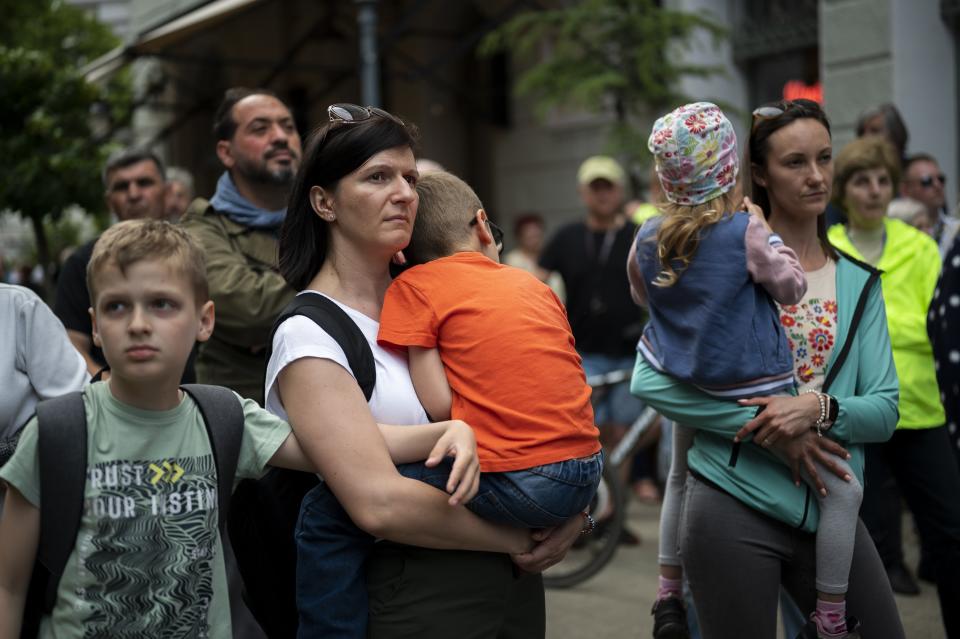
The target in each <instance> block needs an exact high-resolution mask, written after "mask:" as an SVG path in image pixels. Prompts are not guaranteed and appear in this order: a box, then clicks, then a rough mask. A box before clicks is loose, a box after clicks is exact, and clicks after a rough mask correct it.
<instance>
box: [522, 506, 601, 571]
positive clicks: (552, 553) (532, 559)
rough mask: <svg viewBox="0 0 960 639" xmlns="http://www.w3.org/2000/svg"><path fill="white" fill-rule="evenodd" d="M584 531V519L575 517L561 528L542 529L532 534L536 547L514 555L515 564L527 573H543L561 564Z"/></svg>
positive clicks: (578, 516)
mask: <svg viewBox="0 0 960 639" xmlns="http://www.w3.org/2000/svg"><path fill="white" fill-rule="evenodd" d="M581 530H583V517H581V516H580V515H579V514H578V515H574V516H573V517H571V518H570V519H568V520H567V521H565V522H564V523H563V525H561V526H557V527H555V528H541V529H540V530H534V531H532V532H531V535H530V537H531V539H532V540H533V542H534V544H535V545H534V547H533V548H531V549H530V551H529V552H524V553H520V554H518V555H512V558H513V563H515V564H517V567H518V568H520V569H521V570H524V571H526V572H543V571H544V570H546V569H547V568H549V567H550V566H553V565H554V564H557V563H560V561H561V560H563V558H564V557H565V556H566V554H567V551H568V550H570V546H572V545H573V542H575V541H576V540H577V537H579V536H580V531H581Z"/></svg>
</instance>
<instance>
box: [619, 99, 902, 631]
mask: <svg viewBox="0 0 960 639" xmlns="http://www.w3.org/2000/svg"><path fill="white" fill-rule="evenodd" d="M831 153H832V152H831V141H830V129H829V123H828V121H827V119H826V115H825V114H824V113H823V111H822V110H821V109H820V108H819V106H818V105H816V104H815V103H813V102H809V101H806V100H797V101H793V102H781V103H778V104H777V105H775V106H770V107H764V108H761V109H758V110H757V111H756V112H755V114H754V123H753V127H752V131H751V135H750V143H749V151H748V154H749V155H748V161H747V162H745V163H744V164H745V165H751V173H752V176H751V181H752V183H751V186H752V193H751V197H752V199H753V201H754V202H755V203H757V204H759V205H760V206H761V207H762V208H763V209H764V210H765V211H768V212H769V216H768V217H769V222H770V225H771V226H772V227H773V230H774V231H775V232H777V233H778V234H779V235H780V236H781V237H782V238H783V240H784V242H785V243H786V244H787V245H788V246H790V247H791V248H792V249H793V250H794V251H795V252H796V253H797V255H798V257H799V258H800V262H801V265H802V266H803V267H804V270H805V271H806V272H807V278H808V285H809V289H810V290H808V293H807V295H806V296H805V298H804V300H803V301H801V303H800V304H798V305H794V306H789V307H783V308H781V309H780V313H781V324H782V325H783V326H784V329H785V331H786V333H787V337H788V340H789V342H790V346H791V350H792V352H793V355H794V360H795V363H796V365H797V378H798V381H799V382H801V383H802V384H803V385H804V387H805V388H809V389H810V390H812V391H815V392H811V393H803V394H800V395H798V396H790V397H765V398H757V399H753V400H745V401H741V402H739V403H735V402H726V401H718V400H716V399H714V398H713V397H711V396H709V395H706V394H704V393H703V392H701V391H699V390H698V389H696V388H694V387H692V386H690V385H686V384H683V383H681V382H678V381H676V380H674V379H672V378H670V377H668V376H666V375H663V374H661V373H658V372H657V371H656V370H655V369H653V368H652V367H651V366H650V365H649V364H647V362H646V360H645V359H644V358H643V357H638V358H637V363H636V367H635V370H634V376H633V380H632V384H631V390H632V391H633V393H634V394H636V395H638V396H639V397H641V398H642V399H644V400H645V401H647V402H649V404H650V405H652V406H653V407H654V408H656V409H657V410H658V411H659V412H661V413H662V414H663V415H665V416H666V417H668V418H670V419H674V420H676V421H678V422H681V423H683V424H686V425H689V426H692V427H694V428H696V429H697V432H696V436H695V439H694V445H693V447H692V448H691V449H690V452H689V454H688V458H687V462H688V467H689V470H690V477H688V480H687V486H686V494H685V497H684V504H683V507H682V512H681V523H680V527H681V530H680V540H679V544H680V557H681V560H682V562H683V567H684V572H685V574H686V575H687V579H688V581H689V583H690V587H691V591H692V593H693V598H694V602H695V604H696V608H697V615H698V619H699V622H700V625H701V629H702V631H703V636H704V637H705V639H715V638H726V637H730V638H733V637H754V638H759V639H773V638H774V637H775V636H776V612H777V598H778V592H779V588H778V586H780V585H783V586H784V588H786V589H787V590H788V591H789V592H790V594H791V595H792V596H793V598H794V600H795V601H796V602H797V603H798V604H799V606H800V607H801V609H803V610H805V611H811V610H813V608H814V600H815V589H814V572H815V571H814V555H815V548H814V535H813V534H811V533H812V532H813V531H815V530H816V527H817V521H818V509H817V501H816V498H815V496H814V495H812V494H811V491H810V490H809V489H808V488H807V487H806V484H804V483H801V482H799V481H798V477H799V473H800V472H801V471H803V472H809V473H810V474H811V475H812V476H814V477H815V474H816V471H815V470H814V469H813V466H812V464H811V461H812V460H814V459H815V460H818V461H820V462H821V463H822V464H823V465H824V466H827V467H828V468H829V467H832V468H837V467H836V465H835V464H833V463H832V462H831V457H832V456H833V455H835V454H841V455H846V451H849V453H850V459H849V464H850V467H851V468H852V470H853V472H854V473H856V475H857V476H858V478H859V479H860V480H861V481H862V477H863V446H862V445H863V444H864V443H865V442H872V441H885V440H886V439H888V438H889V437H890V435H891V434H892V432H893V429H894V426H895V425H896V421H897V377H896V371H895V368H894V365H893V360H892V357H891V355H890V347H889V337H888V334H887V324H886V317H885V313H884V305H883V296H882V293H881V290H880V285H879V273H878V272H877V271H876V270H874V269H872V268H871V267H869V266H867V265H865V264H862V263H860V262H857V261H855V260H851V259H848V258H847V257H845V256H842V255H839V254H837V253H836V252H835V251H834V250H833V249H832V247H830V245H829V244H828V243H827V241H826V229H825V224H824V222H823V216H822V212H823V210H824V208H825V206H826V204H827V201H828V199H829V196H830V186H831V178H832V171H833V161H832V154H831ZM751 161H752V162H751ZM818 393H822V394H823V396H822V397H821V396H819V395H818ZM821 399H822V400H823V403H824V408H826V409H827V411H826V412H827V413H828V414H826V415H824V418H825V419H822V420H821V419H819V418H820V416H821V412H820V411H821ZM818 421H821V425H820V427H819V429H817V428H815V424H816V423H817V422H818ZM821 435H822V437H821ZM841 445H842V446H841ZM844 449H846V450H844ZM778 457H779V458H778ZM780 458H786V459H787V460H789V465H788V464H785V463H784V462H783V461H781V460H780ZM841 472H842V471H840V470H839V469H837V474H841ZM847 610H848V611H849V612H850V613H852V614H853V615H855V616H857V617H859V618H860V619H861V620H862V627H861V629H860V631H861V633H862V636H863V637H864V638H867V639H869V638H870V637H894V638H896V637H903V636H904V635H903V629H902V625H901V623H900V619H899V615H898V613H897V609H896V605H895V603H894V600H893V595H892V592H891V591H890V588H889V584H887V583H886V579H885V574H884V572H883V566H882V564H881V562H880V560H879V557H878V556H877V553H876V549H875V548H874V546H873V542H872V541H871V540H870V537H869V535H868V534H867V532H866V529H865V528H864V526H863V524H862V523H860V524H859V525H858V530H857V537H856V545H855V551H854V559H853V565H852V567H851V570H850V580H849V592H848V596H847ZM851 629H852V628H851ZM810 633H812V634H810ZM838 636H846V634H842V635H838ZM801 637H817V631H816V629H815V628H814V629H811V624H808V626H807V627H805V628H804V631H803V633H801Z"/></svg>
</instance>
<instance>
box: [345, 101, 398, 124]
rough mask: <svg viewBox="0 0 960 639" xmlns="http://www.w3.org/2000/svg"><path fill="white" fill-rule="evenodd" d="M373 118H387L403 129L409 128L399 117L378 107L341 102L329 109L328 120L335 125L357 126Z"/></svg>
mask: <svg viewBox="0 0 960 639" xmlns="http://www.w3.org/2000/svg"><path fill="white" fill-rule="evenodd" d="M373 117H378V118H386V119H387V120H392V121H393V122H396V123H397V124H399V125H400V126H402V127H406V126H407V125H406V124H404V122H403V120H401V119H400V118H398V117H397V116H395V115H393V114H392V113H388V112H386V111H384V110H383V109H378V108H377V107H371V106H360V105H359V104H350V103H347V102H339V103H337V104H331V105H330V106H328V107H327V118H328V119H329V120H330V122H333V123H335V124H357V123H358V122H366V121H367V120H369V119H370V118H373Z"/></svg>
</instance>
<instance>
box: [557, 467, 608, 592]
mask: <svg viewBox="0 0 960 639" xmlns="http://www.w3.org/2000/svg"><path fill="white" fill-rule="evenodd" d="M624 493H625V490H624V486H623V483H622V482H621V481H620V477H619V476H618V474H617V467H616V466H614V465H613V464H606V465H604V467H603V475H602V476H601V478H600V485H599V486H598V487H597V494H596V496H595V497H594V498H593V501H592V502H590V508H589V511H590V513H591V514H593V515H596V514H597V513H607V512H609V513H610V515H609V516H608V517H605V518H604V519H603V521H599V522H598V523H597V528H596V530H594V531H593V533H592V534H590V535H584V536H582V537H580V539H578V540H577V541H576V542H575V543H574V544H573V547H571V548H570V550H569V551H567V556H566V557H564V559H563V561H561V562H560V563H559V564H557V565H556V566H552V567H550V568H549V569H547V571H546V572H544V573H543V585H544V586H546V587H547V588H571V587H573V586H576V585H577V584H581V583H583V582H584V581H586V580H587V579H589V578H590V577H593V576H594V575H595V574H597V573H598V572H600V571H601V570H602V569H603V567H604V566H606V565H607V564H608V563H609V562H610V560H611V559H613V555H614V554H615V553H616V552H617V542H618V541H619V539H620V531H621V530H622V529H623V523H624V520H625V519H626V504H625V503H624Z"/></svg>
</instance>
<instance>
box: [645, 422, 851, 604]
mask: <svg viewBox="0 0 960 639" xmlns="http://www.w3.org/2000/svg"><path fill="white" fill-rule="evenodd" d="M693 435H694V430H693V429H692V428H689V427H687V426H681V425H680V424H677V423H674V425H673V453H672V454H673V458H672V460H671V463H670V474H669V476H668V477H667V486H666V490H665V491H664V496H663V508H662V509H661V511H660V548H659V562H660V565H663V566H679V565H680V558H679V556H678V555H677V534H678V524H679V521H680V505H681V503H682V501H683V499H682V498H683V490H684V482H685V481H686V479H687V451H688V450H690V446H692V445H693ZM744 445H745V446H746V445H750V444H744ZM836 461H837V463H839V464H840V465H841V466H842V467H843V468H845V469H846V471H847V472H848V473H849V474H850V476H851V477H852V478H853V479H852V480H851V481H849V482H846V481H843V480H842V479H840V478H839V477H837V476H836V475H834V474H833V473H832V472H830V471H829V470H827V469H826V468H824V467H823V466H821V465H819V464H817V474H819V475H820V478H821V480H823V483H824V485H825V486H826V488H827V496H826V497H824V496H822V495H821V494H820V493H818V492H817V491H816V490H815V489H814V490H813V494H814V495H816V497H817V502H818V503H819V505H820V524H819V526H818V528H817V544H816V546H817V563H816V574H817V578H816V586H817V590H818V591H819V592H825V593H830V594H837V595H841V594H843V593H845V592H847V576H848V575H849V574H850V561H851V559H852V558H853V540H854V536H855V533H856V528H857V521H858V520H857V513H858V512H859V511H860V502H861V501H862V500H863V488H862V487H861V486H860V482H859V481H857V478H856V475H854V474H853V471H852V470H850V467H849V466H848V465H847V463H846V462H845V461H844V460H842V459H840V458H837V459H836ZM803 479H804V481H806V482H807V484H809V485H810V486H811V488H813V480H812V479H811V478H810V476H809V475H807V473H806V472H805V471H804V472H803Z"/></svg>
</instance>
